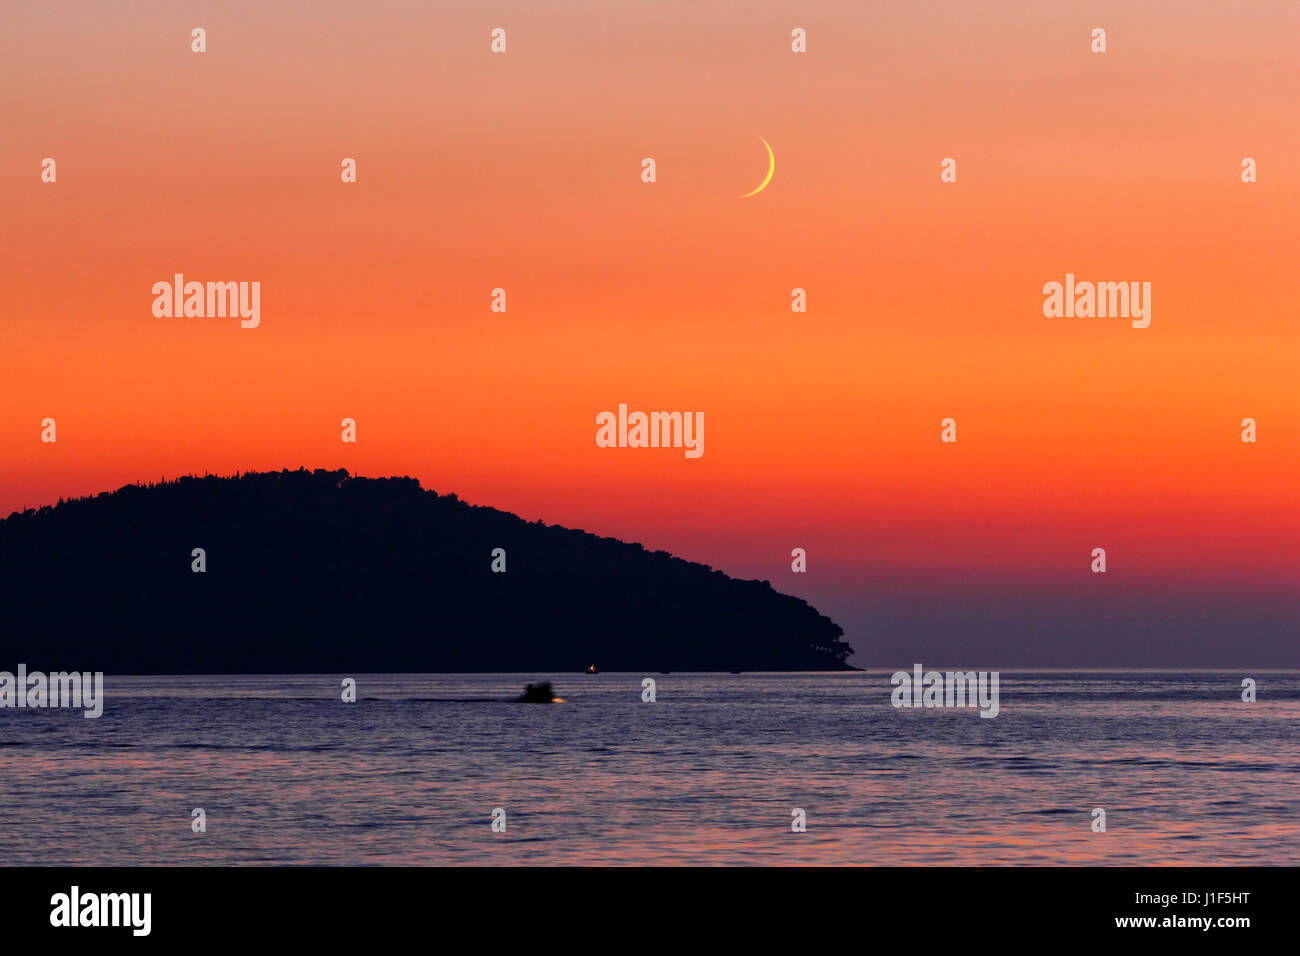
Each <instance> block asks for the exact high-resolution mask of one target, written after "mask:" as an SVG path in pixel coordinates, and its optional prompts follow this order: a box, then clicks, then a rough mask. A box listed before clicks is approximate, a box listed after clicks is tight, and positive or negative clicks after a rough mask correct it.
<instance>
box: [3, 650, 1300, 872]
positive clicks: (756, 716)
mask: <svg viewBox="0 0 1300 956" xmlns="http://www.w3.org/2000/svg"><path fill="white" fill-rule="evenodd" d="M647 676H649V677H653V678H654V679H655V680H656V681H657V682H658V701H657V702H656V703H654V704H643V703H642V702H641V679H642V678H643V677H647ZM1243 676H1250V677H1254V678H1255V679H1256V680H1257V681H1258V683H1259V691H1258V693H1259V700H1258V701H1257V702H1256V703H1253V704H1244V703H1242V702H1241V700H1240V680H1241V677H1243ZM539 678H541V679H549V680H551V681H552V682H553V683H554V685H555V690H556V692H557V693H558V694H560V695H561V696H563V697H565V698H567V699H568V700H569V701H570V702H569V703H567V704H562V705H553V706H545V705H525V704H515V703H511V702H510V700H511V698H513V697H515V696H517V695H518V694H519V693H520V692H521V691H522V689H523V685H524V684H525V683H526V682H528V681H535V680H537V679H539ZM357 679H358V689H359V695H360V697H361V699H360V700H359V701H358V702H357V703H356V704H344V703H342V702H341V700H340V697H339V695H340V679H339V678H338V677H329V676H314V675H313V676H252V677H117V678H115V677H113V676H112V675H109V676H108V677H107V678H106V682H105V683H106V697H107V701H106V704H105V710H104V716H103V717H101V718H100V719H98V720H86V719H84V718H83V717H82V716H81V714H80V712H79V711H50V710H45V711H33V710H22V711H18V710H0V853H3V861H4V862H5V863H7V864H33V863H35V864H137V863H138V864H178V863H205V862H210V863H225V864H242V863H263V862H267V863H312V864H378V863H398V864H442V863H451V864H515V863H522V864H532V863H583V864H602V863H621V864H690V863H707V864H713V863H774V864H836V863H849V864H933V863H940V864H963V865H965V864H1011V863H1014V864H1058V863H1071V864H1128V865H1134V864H1173V863H1183V864H1198V865H1199V864H1207V865H1208V864H1236V863H1254V864H1260V863H1264V864H1295V863H1297V862H1300V789H1298V787H1297V785H1300V747H1297V744H1296V742H1297V740H1300V673H1297V672H1295V671H1289V672H1267V671H1250V672H1242V673H1228V672H1167V673H1162V672H1151V671H1128V672H1114V673H1100V672H1080V673H1070V672H1061V671H1057V672H1037V673H1029V672H1018V673H1012V672H1003V674H1002V682H1001V713H1000V714H999V715H998V717H997V718H995V719H993V720H987V719H981V718H980V717H979V716H978V713H977V712H976V711H973V710H967V711H949V710H895V709H894V708H892V707H891V706H890V704H889V692H890V690H891V689H892V688H891V686H890V684H889V675H888V673H887V672H885V673H882V672H878V671H877V672H870V673H852V674H741V675H716V674H709V675H705V674H600V675H597V676H586V675H581V674H558V675H557V674H551V675H544V674H518V675H502V674H491V675H369V676H367V675H359V676H358V678H357ZM498 806H500V807H504V808H505V809H506V813H507V822H508V829H507V832H506V833H504V834H494V833H492V832H491V829H490V826H489V824H490V815H491V812H492V809H493V808H494V807H498ZM194 807H203V808H204V809H205V810H206V812H207V819H208V832H207V833H206V834H202V835H196V834H193V833H191V831H190V811H191V810H192V809H193V808H194ZM795 807H801V808H803V809H805V810H806V811H807V814H808V832H807V833H802V834H797V833H792V832H791V831H790V820H791V816H790V811H791V810H792V809H793V808H795ZM1094 807H1103V808H1104V809H1105V810H1106V814H1107V832H1106V833H1093V832H1091V819H1092V818H1091V811H1092V808H1094Z"/></svg>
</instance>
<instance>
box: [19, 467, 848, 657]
mask: <svg viewBox="0 0 1300 956" xmlns="http://www.w3.org/2000/svg"><path fill="white" fill-rule="evenodd" d="M498 548H500V549H503V550H504V557H500V556H498V557H496V558H494V556H493V552H494V549H498ZM195 549H202V551H203V553H202V556H201V560H202V562H203V565H204V567H205V569H204V570H203V571H201V572H198V571H195V570H194V567H195V565H196V563H197V562H199V561H200V558H199V557H196V556H195ZM502 561H504V566H505V571H504V572H497V571H494V570H493V565H494V563H495V564H496V566H497V567H500V566H501V564H502ZM0 607H3V608H4V612H3V619H4V620H3V624H0V669H8V670H12V669H13V668H14V667H15V666H16V665H17V664H19V663H24V664H26V665H27V666H28V668H29V669H31V670H44V671H51V670H103V671H105V672H107V673H117V674H133V673H134V674H150V673H152V674H173V673H176V674H179V673H362V672H394V671H405V672H418V671H529V672H533V671H577V670H580V669H582V668H585V667H586V666H588V665H589V664H594V665H596V666H597V667H598V668H600V669H601V670H607V671H623V670H626V671H643V672H646V673H657V672H659V671H661V670H679V671H680V670H735V669H741V670H836V669H846V667H847V665H845V663H844V661H845V658H846V657H848V655H849V654H850V653H851V648H850V647H849V645H848V644H846V643H844V642H843V640H841V637H842V635H843V631H842V629H841V628H840V627H839V626H838V625H837V624H835V622H833V621H832V620H830V618H828V617H826V616H824V615H822V614H820V613H818V611H817V610H816V609H815V608H813V607H812V606H810V605H809V604H807V603H806V602H804V601H802V600H800V599H798V598H794V597H790V596H788V595H784V594H779V593H777V592H776V591H774V590H773V589H772V587H771V585H770V584H768V583H767V582H765V581H742V580H737V579H735V578H731V577H728V576H727V575H725V574H723V573H722V572H721V571H715V570H713V569H711V568H709V567H707V566H705V565H702V564H696V563H692V562H688V561H684V560H682V559H680V558H676V557H674V556H672V555H670V554H668V553H667V552H664V551H647V550H646V549H645V548H643V547H641V546H640V545H638V544H629V543H626V542H623V541H618V540H615V539H613V538H602V537H597V536H595V535H592V534H588V533H586V532H583V531H575V530H571V529H568V528H562V527H558V526H555V525H546V524H543V523H541V522H527V521H524V520H523V519H522V518H519V517H517V516H515V515H513V514H510V513H508V512H504V511H498V510H496V509H493V508H484V507H476V506H471V505H468V504H466V503H464V502H463V501H460V500H459V499H458V498H457V497H456V496H455V495H439V494H436V493H434V492H432V491H425V490H424V489H422V488H421V487H420V484H419V482H418V481H416V480H415V479H413V478H359V477H350V476H349V475H348V473H347V472H346V471H342V470H339V471H325V470H320V469H318V470H316V471H306V470H298V471H282V472H269V473H250V474H242V475H237V476H235V477H228V478H222V477H202V478H198V477H192V478H191V477H187V478H181V479H178V480H176V481H168V482H163V483H160V484H155V485H130V486H127V487H124V488H121V489H119V490H117V491H114V492H111V493H110V492H104V493H102V494H100V495H97V496H94V497H90V498H82V499H76V500H71V501H62V502H60V503H59V504H58V505H56V506H53V507H46V508H41V509H39V510H28V511H25V512H16V513H14V514H12V515H10V516H9V517H8V518H6V519H4V520H3V521H0Z"/></svg>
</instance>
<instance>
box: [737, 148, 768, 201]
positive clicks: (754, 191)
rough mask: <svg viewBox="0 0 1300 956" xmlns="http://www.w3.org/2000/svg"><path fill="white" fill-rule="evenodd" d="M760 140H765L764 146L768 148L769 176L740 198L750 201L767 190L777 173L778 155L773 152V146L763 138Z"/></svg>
mask: <svg viewBox="0 0 1300 956" xmlns="http://www.w3.org/2000/svg"><path fill="white" fill-rule="evenodd" d="M759 139H761V140H763V145H764V146H766V147H767V175H766V176H764V177H763V181H762V182H761V183H759V184H758V186H757V188H755V189H752V190H750V191H749V192H747V193H745V195H743V196H741V197H740V198H741V199H748V198H749V197H750V196H756V195H758V194H759V193H761V192H762V191H763V190H764V189H765V188H767V184H768V183H770V182H771V181H772V174H773V173H774V172H776V154H775V153H773V152H772V146H771V144H770V143H768V141H767V140H765V139H763V137H761V136H760V137H759Z"/></svg>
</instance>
